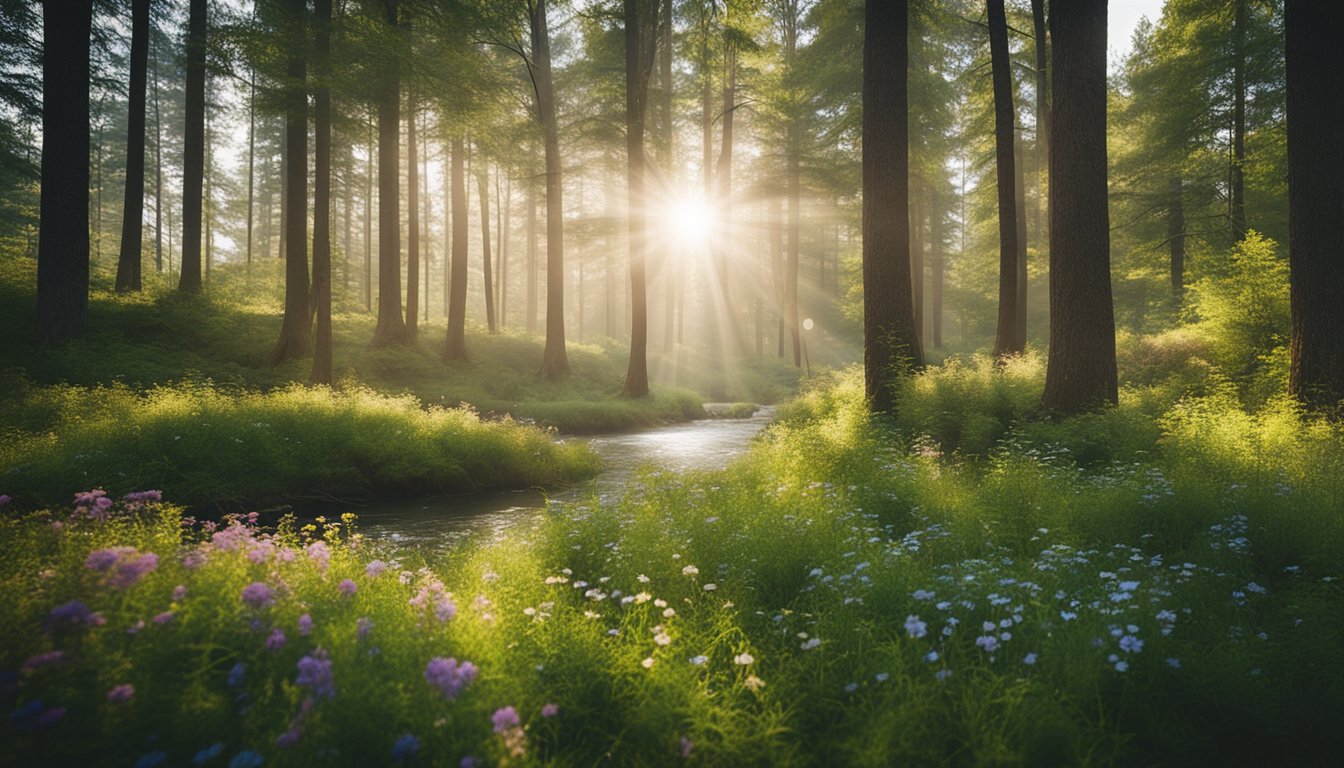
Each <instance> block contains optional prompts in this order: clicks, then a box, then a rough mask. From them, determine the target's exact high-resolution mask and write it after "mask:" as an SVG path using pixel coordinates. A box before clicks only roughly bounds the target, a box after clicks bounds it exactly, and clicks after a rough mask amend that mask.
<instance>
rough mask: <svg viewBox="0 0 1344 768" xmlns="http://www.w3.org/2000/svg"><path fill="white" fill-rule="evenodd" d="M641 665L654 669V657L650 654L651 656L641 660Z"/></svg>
mask: <svg viewBox="0 0 1344 768" xmlns="http://www.w3.org/2000/svg"><path fill="white" fill-rule="evenodd" d="M639 666H641V667H643V668H645V669H653V657H652V656H650V657H648V658H646V659H644V660H643V661H641V662H639Z"/></svg>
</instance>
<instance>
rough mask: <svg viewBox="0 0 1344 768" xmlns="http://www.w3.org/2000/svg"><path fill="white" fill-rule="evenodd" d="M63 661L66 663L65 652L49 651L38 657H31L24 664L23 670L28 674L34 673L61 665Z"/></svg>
mask: <svg viewBox="0 0 1344 768" xmlns="http://www.w3.org/2000/svg"><path fill="white" fill-rule="evenodd" d="M63 661H65V651H47V652H46V653H39V654H37V655H36V656H29V657H28V660H27V661H25V662H23V669H24V671H26V672H32V671H33V670H37V669H41V668H43V667H49V666H52V665H53V664H60V663H61V662H63Z"/></svg>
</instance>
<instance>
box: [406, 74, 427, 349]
mask: <svg viewBox="0 0 1344 768" xmlns="http://www.w3.org/2000/svg"><path fill="white" fill-rule="evenodd" d="M406 113H407V114H406V224H407V226H406V335H407V336H408V337H410V339H411V340H412V341H414V340H415V337H416V334H417V333H418V332H419V328H420V157H419V154H418V153H419V148H418V147H417V145H416V136H415V113H416V106H415V91H414V89H412V88H408V89H407V93H406ZM426 294H428V291H426ZM425 303H426V304H428V303H429V301H428V300H426V301H425Z"/></svg>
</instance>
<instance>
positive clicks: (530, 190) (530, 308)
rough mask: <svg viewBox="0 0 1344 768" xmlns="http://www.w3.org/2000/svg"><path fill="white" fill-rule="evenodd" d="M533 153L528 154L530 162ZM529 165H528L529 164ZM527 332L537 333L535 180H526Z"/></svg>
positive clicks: (531, 178)
mask: <svg viewBox="0 0 1344 768" xmlns="http://www.w3.org/2000/svg"><path fill="white" fill-rule="evenodd" d="M535 155H536V153H535V152H529V153H528V159H529V160H531V159H532V158H533V157H534V156H535ZM529 165H530V164H529ZM525 196H526V198H527V201H526V202H527V332H528V333H536V332H537V180H536V179H535V178H533V177H532V176H531V175H530V174H529V176H528V179H527V190H526V195H525Z"/></svg>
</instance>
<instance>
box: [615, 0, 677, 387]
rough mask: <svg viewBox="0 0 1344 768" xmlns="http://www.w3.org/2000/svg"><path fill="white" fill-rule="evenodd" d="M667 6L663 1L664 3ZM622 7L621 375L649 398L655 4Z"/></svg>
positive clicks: (635, 0)
mask: <svg viewBox="0 0 1344 768" xmlns="http://www.w3.org/2000/svg"><path fill="white" fill-rule="evenodd" d="M668 1H669V0H663V2H668ZM624 3H625V149H626V164H627V165H626V178H627V180H628V196H629V201H630V204H629V206H628V209H627V217H628V226H629V230H630V236H629V248H630V364H629V367H628V368H627V369H626V372H625V388H624V390H623V391H622V394H624V395H625V396H626V397H647V396H648V394H649V366H648V358H647V353H648V337H649V307H648V297H647V295H646V293H645V289H646V285H645V281H644V277H645V275H644V268H645V253H644V251H645V248H646V246H647V243H648V216H647V214H646V213H645V209H646V207H647V205H648V201H647V200H646V197H645V183H644V171H645V167H644V166H645V157H644V122H645V121H644V118H645V114H646V113H647V111H648V101H649V78H650V77H651V76H652V74H653V63H654V54H655V51H656V48H657V44H656V42H655V41H656V39H657V38H656V35H657V31H658V21H657V18H658V0H624Z"/></svg>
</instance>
